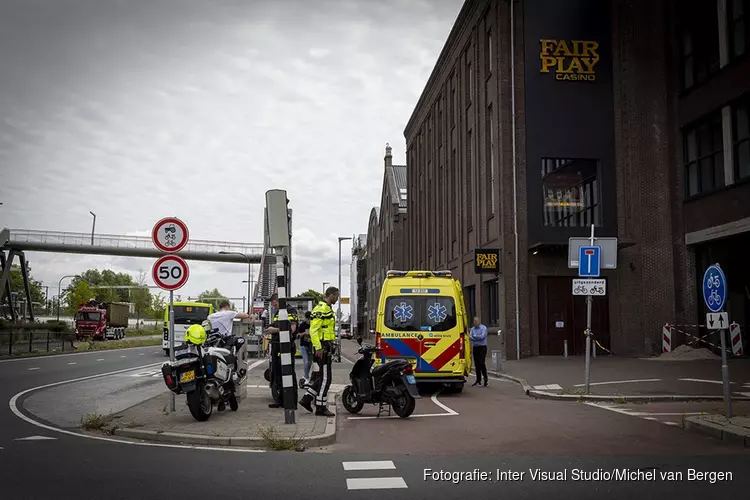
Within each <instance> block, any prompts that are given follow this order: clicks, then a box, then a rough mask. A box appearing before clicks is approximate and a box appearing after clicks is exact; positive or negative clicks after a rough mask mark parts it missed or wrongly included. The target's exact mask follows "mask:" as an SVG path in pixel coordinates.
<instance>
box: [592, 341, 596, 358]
mask: <svg viewBox="0 0 750 500" xmlns="http://www.w3.org/2000/svg"><path fill="white" fill-rule="evenodd" d="M591 356H593V358H594V359H596V341H592V342H591Z"/></svg>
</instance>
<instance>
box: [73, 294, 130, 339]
mask: <svg viewBox="0 0 750 500" xmlns="http://www.w3.org/2000/svg"><path fill="white" fill-rule="evenodd" d="M129 312H130V304H123V303H118V302H109V303H97V302H95V301H90V302H88V303H86V304H81V306H80V307H79V308H78V312H76V339H77V340H82V339H84V338H86V337H91V339H92V340H107V339H114V340H118V339H121V338H123V337H125V329H126V328H127V327H128V313H129Z"/></svg>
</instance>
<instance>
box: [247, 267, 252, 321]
mask: <svg viewBox="0 0 750 500" xmlns="http://www.w3.org/2000/svg"><path fill="white" fill-rule="evenodd" d="M252 308H253V265H252V263H251V262H250V258H248V259H247V312H248V313H249V312H250V310H251V309H252Z"/></svg>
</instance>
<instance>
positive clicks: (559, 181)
mask: <svg viewBox="0 0 750 500" xmlns="http://www.w3.org/2000/svg"><path fill="white" fill-rule="evenodd" d="M598 167H599V162H598V160H585V159H577V160H574V159H562V158H543V159H542V175H543V177H542V189H543V196H544V225H545V226H548V227H588V226H590V225H591V224H594V225H596V226H601V224H602V216H601V205H600V204H599V198H600V193H599V183H598V182H597V177H598V175H597V174H598Z"/></svg>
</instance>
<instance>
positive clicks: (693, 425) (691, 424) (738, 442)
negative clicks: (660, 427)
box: [685, 417, 750, 448]
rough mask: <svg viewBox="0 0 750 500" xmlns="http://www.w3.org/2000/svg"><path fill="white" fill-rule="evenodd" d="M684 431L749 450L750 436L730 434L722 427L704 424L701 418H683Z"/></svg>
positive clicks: (710, 423) (711, 423)
mask: <svg viewBox="0 0 750 500" xmlns="http://www.w3.org/2000/svg"><path fill="white" fill-rule="evenodd" d="M685 430H687V431H691V432H695V433H697V434H703V435H704V436H709V437H712V438H716V439H719V440H721V441H725V442H726V443H727V444H731V445H735V446H740V447H744V448H750V435H747V436H746V435H743V434H740V433H737V432H732V431H730V430H727V429H726V428H725V427H724V426H722V425H719V424H714V423H713V422H706V421H705V420H703V419H702V418H701V417H685Z"/></svg>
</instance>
